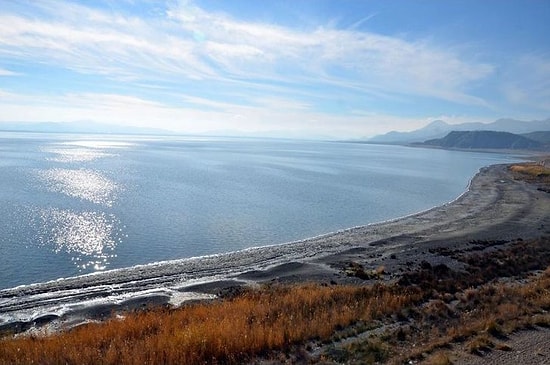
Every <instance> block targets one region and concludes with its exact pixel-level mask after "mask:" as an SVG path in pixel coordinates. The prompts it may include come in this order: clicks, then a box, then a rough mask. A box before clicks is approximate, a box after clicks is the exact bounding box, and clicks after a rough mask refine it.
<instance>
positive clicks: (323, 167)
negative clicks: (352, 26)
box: [0, 132, 511, 288]
mask: <svg viewBox="0 0 550 365" xmlns="http://www.w3.org/2000/svg"><path fill="white" fill-rule="evenodd" d="M510 161H511V157H510V156H505V155H497V154H488V153H470V152H457V151H443V150H432V149H420V148H407V147H398V146H381V145H365V144H355V143H335V142H308V141H284V140H260V139H238V138H192V137H189V138H185V137H177V138H176V137H136V136H93V135H56V134H30V133H8V132H4V133H0V250H1V251H0V252H1V255H0V288H7V287H12V286H16V285H22V284H29V283H33V282H41V281H46V280H52V279H56V278H60V277H68V276H74V275H79V274H84V273H90V272H94V271H98V270H106V269H113V268H120V267H127V266H133V265H136V264H144V263H150V262H155V261H161V260H168V259H175V258H185V257H194V256H201V255H208V254H214V253H221V252H228V251H234V250H238V249H242V248H246V247H252V246H262V245H270V244H276V243H283V242H288V241H293V240H298V239H303V238H306V237H310V236H315V235H319V234H323V233H327V232H331V231H335V230H338V229H343V228H347V227H352V226H357V225H364V224H367V223H372V222H377V221H382V220H386V219H390V218H395V217H399V216H403V215H406V214H410V213H413V212H417V211H420V210H424V209H427V208H430V207H433V206H435V205H440V204H442V203H445V202H448V201H450V200H452V199H454V198H455V197H457V196H458V195H460V194H461V193H462V192H463V191H464V190H465V189H466V187H467V184H468V181H469V179H470V178H471V177H472V176H473V175H474V174H475V173H476V171H477V170H478V169H479V168H480V167H482V166H485V165H489V164H494V163H502V162H510Z"/></svg>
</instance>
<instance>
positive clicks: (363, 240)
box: [0, 165, 550, 332]
mask: <svg viewBox="0 0 550 365" xmlns="http://www.w3.org/2000/svg"><path fill="white" fill-rule="evenodd" d="M507 166H508V165H492V166H489V167H484V168H482V169H480V171H479V172H478V173H477V174H476V175H475V176H474V177H472V179H471V180H470V183H469V185H468V188H467V190H466V191H465V192H464V193H462V194H461V195H460V196H458V197H457V198H456V199H454V200H453V201H451V202H448V203H446V204H444V205H441V206H437V207H433V208H430V209H428V210H425V211H422V212H418V213H414V214H410V215H407V216H404V217H400V218H394V219H391V220H387V221H384V222H378V223H372V224H368V225H366V226H359V227H352V228H347V229H344V230H340V231H336V232H332V233H327V234H323V235H320V236H317V237H312V238H307V239H304V240H300V241H294V242H290V243H283V244H278V245H273V246H264V247H256V248H248V249H245V250H241V251H236V252H231V253H227V254H218V255H211V256H205V257H200V258H191V259H182V260H172V261H165V262H160V263H153V264H147V265H140V266H134V267H131V268H125V269H116V270H112V271H106V272H101V273H93V274H88V275H84V276H79V277H72V278H65V279H59V280H55V281H50V282H46V283H38V284H31V285H24V286H18V287H15V288H10V289H4V290H0V331H1V330H10V331H14V332H22V331H25V330H28V329H30V328H34V327H42V326H45V325H48V326H53V327H54V329H55V328H58V329H59V328H68V327H71V326H75V325H78V324H81V323H85V322H86V321H89V320H97V319H102V318H105V317H107V316H109V315H111V314H112V313H113V312H116V311H124V310H132V309H138V308H142V307H147V306H150V305H166V304H169V305H176V306H177V305H179V304H181V303H183V302H184V301H186V300H197V299H210V298H214V295H223V294H224V293H225V292H227V291H230V290H231V289H232V288H234V287H236V286H241V285H257V284H262V283H266V282H305V281H316V282H321V283H358V282H359V281H358V280H359V279H357V278H354V277H350V276H348V275H346V274H345V272H344V270H343V267H342V265H343V262H351V261H353V262H359V263H360V264H361V265H363V266H364V267H365V268H367V269H375V268H377V267H380V266H384V267H385V271H386V272H387V274H386V275H385V279H387V280H392V279H395V277H396V275H398V272H399V270H400V269H401V270H403V269H404V268H406V267H409V266H411V265H415V264H419V263H420V261H422V260H425V261H428V262H431V263H440V262H441V260H447V261H445V263H446V264H448V265H449V266H450V267H452V266H453V265H455V266H456V265H457V263H454V262H448V261H449V260H450V259H449V258H442V257H439V256H438V255H436V254H433V253H432V252H431V251H432V250H433V249H434V248H436V247H449V246H453V247H456V245H468V242H469V241H471V240H511V239H517V238H531V237H536V236H541V235H548V234H550V205H548V204H547V203H548V202H547V199H548V196H547V195H548V194H547V193H544V192H541V191H537V190H536V188H534V187H533V186H530V185H527V184H525V183H523V182H518V181H515V180H514V179H513V178H512V176H511V174H510V172H509V171H508V169H507Z"/></svg>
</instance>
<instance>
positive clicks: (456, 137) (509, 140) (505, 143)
mask: <svg viewBox="0 0 550 365" xmlns="http://www.w3.org/2000/svg"><path fill="white" fill-rule="evenodd" d="M422 145H428V146H437V147H443V148H460V149H508V150H539V149H543V148H544V143H542V142H539V141H535V140H533V139H530V138H527V137H524V136H521V135H518V134H513V133H508V132H498V131H452V132H450V133H449V134H447V135H446V136H445V137H443V138H437V139H431V140H428V141H425V142H424V143H422Z"/></svg>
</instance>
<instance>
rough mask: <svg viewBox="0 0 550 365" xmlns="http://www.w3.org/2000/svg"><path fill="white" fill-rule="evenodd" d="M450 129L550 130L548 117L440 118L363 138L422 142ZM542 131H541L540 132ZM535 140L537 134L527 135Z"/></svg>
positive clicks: (376, 140)
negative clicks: (528, 119) (527, 119)
mask: <svg viewBox="0 0 550 365" xmlns="http://www.w3.org/2000/svg"><path fill="white" fill-rule="evenodd" d="M452 131H496V132H508V133H514V134H525V133H531V132H537V133H546V132H547V131H550V118H549V119H546V120H537V121H531V122H525V121H520V120H515V119H499V120H497V121H495V122H492V123H462V124H448V123H445V122H444V121H442V120H436V121H434V122H432V123H430V124H428V125H427V126H425V127H424V128H421V129H417V130H415V131H412V132H395V131H394V132H389V133H386V134H383V135H379V136H375V137H372V138H370V139H367V140H365V142H370V143H384V144H409V143H415V142H424V141H426V140H430V139H437V138H443V137H445V136H446V135H447V134H449V132H452ZM540 131H543V132H540ZM527 138H531V139H533V140H536V138H537V136H536V135H534V137H527Z"/></svg>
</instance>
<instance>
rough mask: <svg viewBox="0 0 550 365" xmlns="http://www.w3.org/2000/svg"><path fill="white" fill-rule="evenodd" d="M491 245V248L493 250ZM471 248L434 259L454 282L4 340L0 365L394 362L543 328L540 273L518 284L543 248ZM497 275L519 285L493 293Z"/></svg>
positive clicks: (265, 293)
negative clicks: (360, 336) (379, 330)
mask: <svg viewBox="0 0 550 365" xmlns="http://www.w3.org/2000/svg"><path fill="white" fill-rule="evenodd" d="M496 245H501V246H502V248H501V249H500V250H493V249H494V247H495V246H496ZM472 246H473V248H472V250H471V251H470V252H453V251H445V252H441V253H442V254H444V255H448V256H453V257H456V258H458V259H460V260H461V261H463V262H465V263H467V264H468V270H467V271H464V272H455V271H452V270H450V269H449V268H447V267H445V266H444V265H442V266H441V265H440V266H431V265H429V264H426V263H424V264H423V265H421V267H420V268H419V269H418V270H417V271H415V272H411V273H408V274H407V275H405V276H404V277H403V279H402V280H401V281H400V282H399V283H394V284H390V283H387V284H375V285H365V286H338V285H334V286H323V285H318V284H302V285H295V286H279V285H272V286H267V287H263V288H261V289H246V290H244V291H243V292H241V293H240V294H237V295H236V296H235V297H233V298H230V299H226V300H219V301H212V302H203V303H196V304H192V305H189V306H186V307H183V308H180V309H154V310H150V311H146V312H139V313H131V314H128V315H127V317H126V318H125V319H123V320H120V319H115V318H113V319H111V320H108V321H106V322H104V323H97V324H88V325H86V326H81V327H78V328H76V329H73V330H71V331H68V332H64V333H59V334H56V335H52V336H49V337H26V338H15V339H14V338H12V337H9V336H6V337H5V338H4V339H3V340H1V342H0V364H30V363H40V364H60V363H63V364H136V363H141V364H156V363H164V364H182V363H186V364H193V363H195V364H198V363H223V364H237V363H242V362H247V361H253V360H254V359H255V358H258V357H261V358H274V357H275V358H279V360H281V358H280V357H281V356H282V357H283V360H284V359H288V358H291V357H292V359H293V360H292V361H297V356H298V357H300V356H301V359H302V360H303V361H306V359H308V358H309V360H308V361H311V362H314V361H319V360H323V361H339V362H340V361H347V362H357V363H364V362H369V361H382V360H389V359H399V360H400V361H401V360H405V359H410V358H420V357H423V356H426V354H430V353H432V352H433V351H435V350H437V349H441V348H444V347H445V346H448V344H449V343H452V342H457V341H460V342H463V343H466V344H468V346H470V347H471V349H472V350H471V351H472V352H474V351H477V350H479V349H480V348H482V347H483V348H485V347H487V346H491V345H490V344H493V345H494V344H495V343H496V340H495V339H493V337H494V336H498V335H499V334H505V333H508V332H509V331H512V330H514V329H516V328H518V327H523V326H526V325H532V324H539V325H550V315H549V314H548V310H550V269H546V271H545V272H544V273H542V274H539V275H538V276H529V275H528V272H532V271H533V270H539V269H543V268H547V267H548V266H549V265H550V239H548V238H541V239H539V240H534V241H529V242H526V241H521V240H520V241H517V242H512V243H506V242H496V243H495V242H489V243H485V242H473V243H472ZM476 247H477V249H476ZM479 248H481V249H484V248H490V250H488V251H487V252H485V253H483V251H481V252H480V249H479ZM518 253H521V254H518ZM499 262H500V263H502V264H498V263H499ZM490 263H493V264H494V265H491V264H490ZM506 267H507V268H510V269H509V270H505V269H502V268H506ZM508 275H510V276H514V277H517V276H518V275H519V276H521V277H524V279H525V280H526V283H524V284H523V285H520V284H518V283H517V282H514V281H504V282H503V281H499V280H496V281H495V279H496V278H500V277H502V276H508ZM384 323H385V324H388V323H394V324H395V323H397V324H399V326H398V327H396V328H394V330H392V331H385V332H384V335H383V336H382V337H379V338H378V339H373V338H370V339H366V340H359V341H352V342H351V344H350V345H348V346H344V347H339V348H338V349H337V350H336V348H334V349H332V350H331V351H324V352H323V353H322V354H321V355H320V356H316V357H311V355H310V354H309V352H308V351H306V350H307V348H308V344H311V341H314V342H315V343H318V344H325V345H322V346H325V347H326V346H327V345H326V344H328V343H330V342H331V341H332V340H334V339H337V338H341V337H346V336H350V335H353V336H354V335H356V334H357V332H363V331H366V330H368V329H369V328H371V327H376V326H380V325H382V324H384ZM481 343H483V345H481ZM412 344H415V346H414V347H413V346H412ZM329 348H330V346H329ZM291 349H294V350H293V352H292V353H290V352H291ZM480 351H481V350H480ZM285 354H286V355H285ZM296 354H298V355H296ZM286 356H290V357H286Z"/></svg>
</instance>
